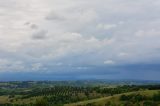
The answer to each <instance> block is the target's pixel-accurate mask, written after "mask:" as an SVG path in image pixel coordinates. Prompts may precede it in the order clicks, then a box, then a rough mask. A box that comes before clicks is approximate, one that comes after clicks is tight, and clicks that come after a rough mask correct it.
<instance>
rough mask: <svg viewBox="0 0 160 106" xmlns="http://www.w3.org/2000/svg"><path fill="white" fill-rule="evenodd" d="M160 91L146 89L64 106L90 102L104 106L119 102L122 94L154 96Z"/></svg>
mask: <svg viewBox="0 0 160 106" xmlns="http://www.w3.org/2000/svg"><path fill="white" fill-rule="evenodd" d="M159 91H160V90H145V91H136V92H129V93H123V94H117V95H114V96H108V97H103V98H98V99H93V100H87V101H81V102H77V103H72V104H65V105H64V106H80V105H86V104H88V103H95V104H96V105H99V106H103V105H104V104H105V103H106V102H108V101H112V102H114V103H119V102H120V101H119V98H120V96H121V95H130V94H141V95H146V96H152V95H154V94H155V93H158V92H159Z"/></svg>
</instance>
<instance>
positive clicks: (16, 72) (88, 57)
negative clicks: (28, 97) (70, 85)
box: [0, 0, 160, 80]
mask: <svg viewBox="0 0 160 106" xmlns="http://www.w3.org/2000/svg"><path fill="white" fill-rule="evenodd" d="M159 13H160V0H0V80H18V79H21V80H24V79H26V80H29V79H31V80H32V79H42V80H45V79H49V80H52V79H59V80H61V79H90V78H91V79H92V78H93V79H148V80H160V77H159V75H160V14H159ZM20 75H22V76H20Z"/></svg>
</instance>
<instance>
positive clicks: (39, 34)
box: [32, 30, 48, 40]
mask: <svg viewBox="0 0 160 106" xmlns="http://www.w3.org/2000/svg"><path fill="white" fill-rule="evenodd" d="M47 33H48V32H47V31H46V30H40V31H38V32H36V33H34V34H33V35H32V39H35V40H43V39H45V38H46V37H47Z"/></svg>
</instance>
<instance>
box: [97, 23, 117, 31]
mask: <svg viewBox="0 0 160 106" xmlns="http://www.w3.org/2000/svg"><path fill="white" fill-rule="evenodd" d="M116 27H117V25H116V24H98V25H97V28H98V29H103V30H110V29H113V28H116Z"/></svg>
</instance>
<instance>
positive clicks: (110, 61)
mask: <svg viewBox="0 0 160 106" xmlns="http://www.w3.org/2000/svg"><path fill="white" fill-rule="evenodd" d="M104 64H107V65H113V64H115V62H114V61H113V60H106V61H104Z"/></svg>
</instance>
